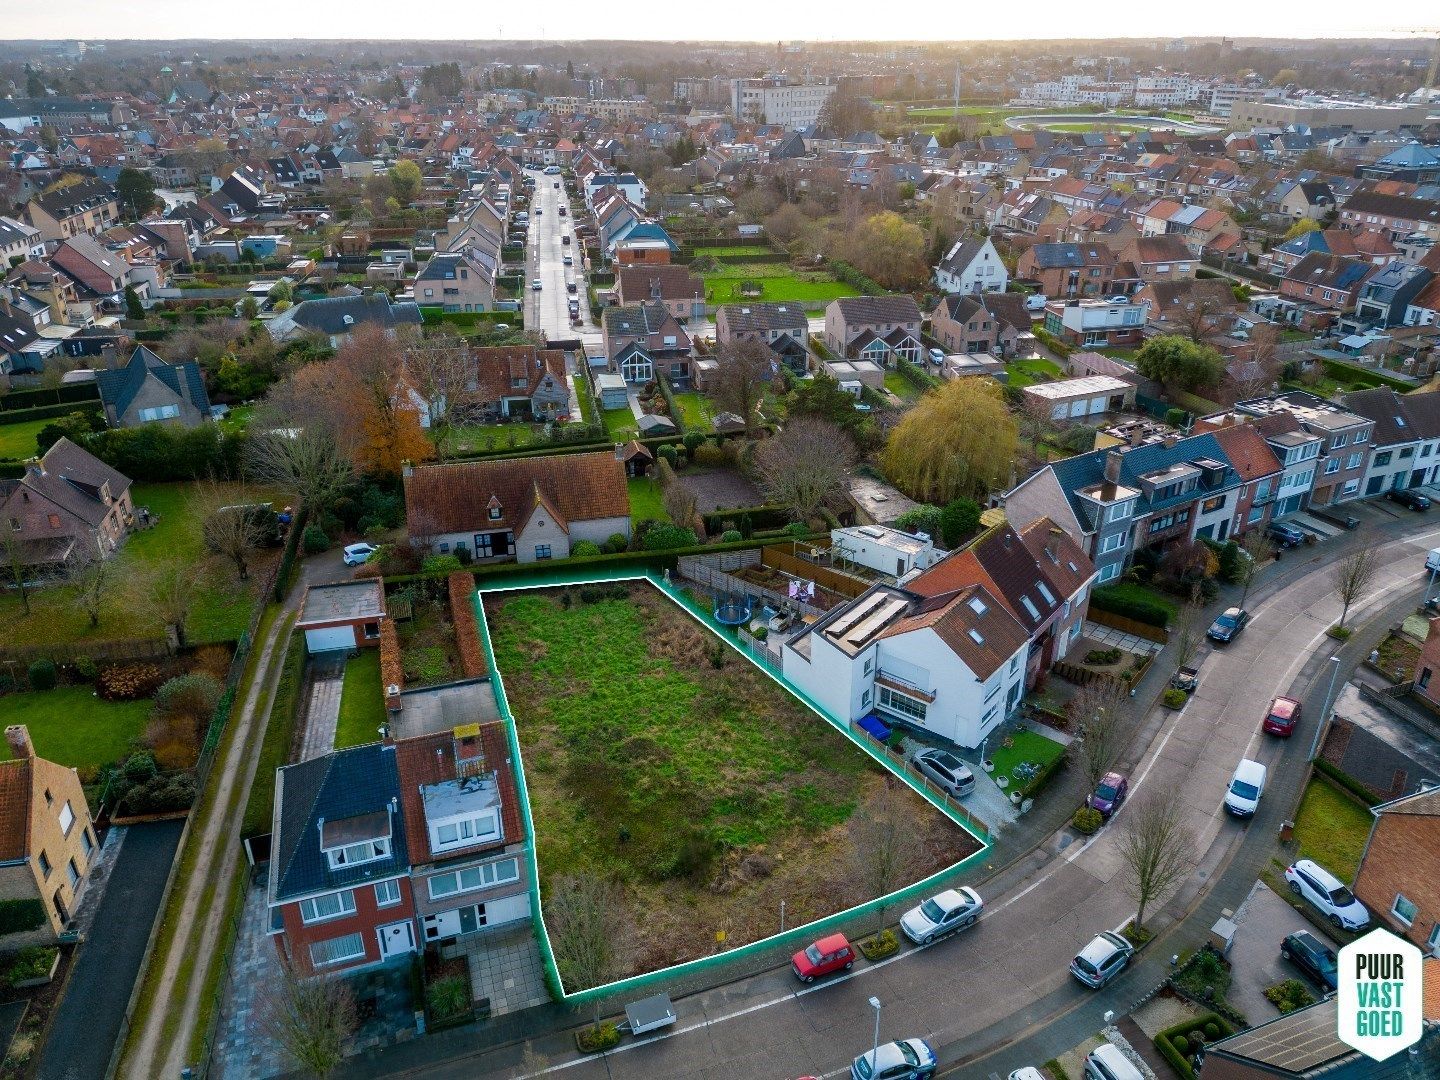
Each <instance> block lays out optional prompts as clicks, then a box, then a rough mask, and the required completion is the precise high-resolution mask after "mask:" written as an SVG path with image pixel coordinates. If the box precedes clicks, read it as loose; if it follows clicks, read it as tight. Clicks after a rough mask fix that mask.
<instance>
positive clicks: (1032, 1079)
mask: <svg viewBox="0 0 1440 1080" xmlns="http://www.w3.org/2000/svg"><path fill="white" fill-rule="evenodd" d="M1005 1080H1045V1074H1044V1073H1042V1072H1041V1071H1040V1070H1039V1069H1037V1068H1035V1066H1034V1065H1026V1066H1025V1067H1024V1068H1022V1069H1016V1070H1015V1071H1014V1072H1012V1073H1011V1074H1010V1075H1009V1076H1007V1077H1006V1078H1005Z"/></svg>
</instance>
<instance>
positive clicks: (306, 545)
mask: <svg viewBox="0 0 1440 1080" xmlns="http://www.w3.org/2000/svg"><path fill="white" fill-rule="evenodd" d="M300 546H301V547H302V548H303V549H304V550H305V554H306V555H319V554H320V553H321V552H322V551H329V550H330V537H328V536H326V535H325V530H324V529H322V528H321V527H320V526H319V525H306V526H305V532H304V534H303V535H302V536H301V538H300ZM457 565H458V564H457Z"/></svg>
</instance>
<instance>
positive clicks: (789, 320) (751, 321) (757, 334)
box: [715, 302, 810, 375]
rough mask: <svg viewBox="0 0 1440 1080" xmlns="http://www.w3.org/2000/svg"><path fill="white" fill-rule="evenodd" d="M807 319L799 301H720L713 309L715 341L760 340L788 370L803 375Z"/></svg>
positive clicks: (805, 356)
mask: <svg viewBox="0 0 1440 1080" xmlns="http://www.w3.org/2000/svg"><path fill="white" fill-rule="evenodd" d="M809 340H810V320H809V318H808V317H807V316H806V314H805V309H804V308H802V307H801V306H800V305H799V304H767V303H760V302H757V303H754V304H721V305H720V307H719V308H718V309H717V310H716V312H715V344H716V345H717V346H718V347H720V348H724V347H725V346H726V345H730V344H733V343H735V342H737V341H760V342H764V343H765V344H766V345H767V346H769V347H770V349H771V351H772V352H774V353H775V354H776V355H777V356H779V358H780V359H781V360H782V361H783V362H784V363H785V365H786V366H787V367H789V368H790V370H791V371H794V372H795V373H796V374H797V375H803V374H804V373H805V369H806V367H807V366H808V363H809V356H810V354H809V351H808V348H807V346H808V344H809Z"/></svg>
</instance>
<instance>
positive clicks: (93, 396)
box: [0, 382, 100, 412]
mask: <svg viewBox="0 0 1440 1080" xmlns="http://www.w3.org/2000/svg"><path fill="white" fill-rule="evenodd" d="M76 401H93V402H95V403H97V404H98V403H99V401H100V388H99V387H98V386H96V385H95V384H94V383H93V382H91V383H74V384H72V385H68V386H57V387H54V388H52V389H49V390H11V391H10V392H9V393H8V394H6V395H5V396H4V397H0V412H16V411H20V410H26V409H34V408H40V407H43V406H46V405H64V404H65V403H67V402H76Z"/></svg>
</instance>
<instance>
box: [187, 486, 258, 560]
mask: <svg viewBox="0 0 1440 1080" xmlns="http://www.w3.org/2000/svg"><path fill="white" fill-rule="evenodd" d="M191 511H192V515H193V517H194V518H195V519H196V520H197V521H199V522H200V539H201V542H202V543H204V545H205V547H206V549H207V550H208V551H211V552H214V553H215V554H216V555H221V556H224V557H225V558H226V559H229V560H230V562H231V563H232V564H234V566H235V575H236V576H237V577H238V578H239V579H240V580H241V581H244V580H245V579H246V578H248V577H249V576H250V559H251V558H252V557H253V556H254V555H255V552H256V551H257V550H259V548H260V545H261V544H263V543H264V542H265V531H266V521H267V519H268V518H269V517H270V515H269V514H268V513H267V512H265V511H264V510H263V509H262V508H261V507H260V506H259V505H258V504H257V503H253V502H251V500H250V499H249V498H248V497H247V496H246V494H245V492H244V490H243V489H242V490H241V491H240V493H238V494H237V493H236V492H235V491H234V490H233V489H231V490H226V489H225V488H222V487H221V486H220V485H219V484H216V483H215V482H214V481H208V482H203V483H201V484H200V485H199V487H198V488H197V489H196V492H195V494H194V495H193V496H192V497H191Z"/></svg>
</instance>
